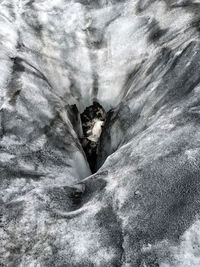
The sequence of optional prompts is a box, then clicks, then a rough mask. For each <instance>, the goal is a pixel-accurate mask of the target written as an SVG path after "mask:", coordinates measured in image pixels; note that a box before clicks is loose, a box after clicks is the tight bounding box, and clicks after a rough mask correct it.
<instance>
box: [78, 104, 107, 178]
mask: <svg viewBox="0 0 200 267" xmlns="http://www.w3.org/2000/svg"><path fill="white" fill-rule="evenodd" d="M80 117H81V123H82V130H83V136H82V137H81V138H80V142H81V145H82V147H83V150H84V152H85V155H86V157H87V161H88V163H89V166H90V169H91V172H92V173H95V172H96V171H97V166H96V160H97V154H98V146H99V141H100V136H101V133H102V127H103V126H104V124H105V120H106V112H105V110H104V108H103V107H102V106H101V105H100V104H99V103H97V102H93V105H91V106H89V107H87V108H86V109H85V110H84V112H83V113H82V114H81V115H80Z"/></svg>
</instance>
